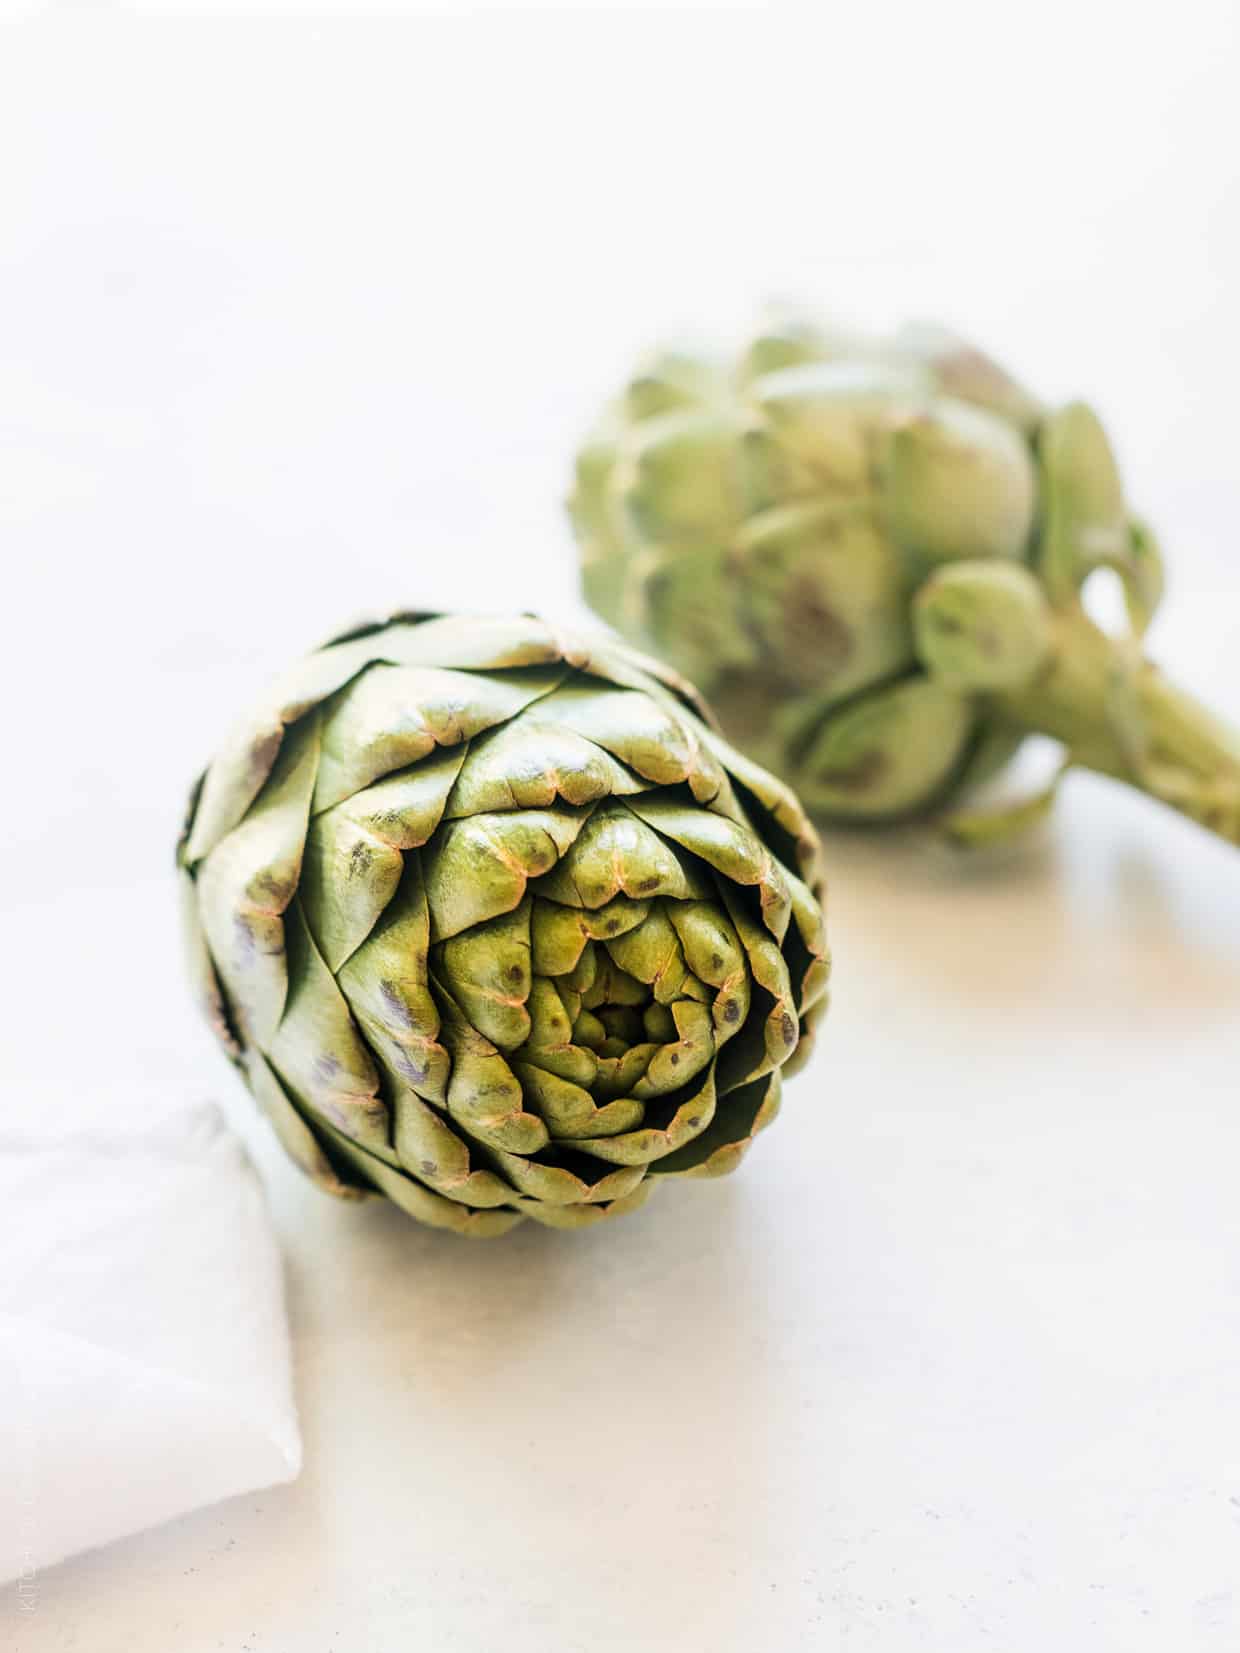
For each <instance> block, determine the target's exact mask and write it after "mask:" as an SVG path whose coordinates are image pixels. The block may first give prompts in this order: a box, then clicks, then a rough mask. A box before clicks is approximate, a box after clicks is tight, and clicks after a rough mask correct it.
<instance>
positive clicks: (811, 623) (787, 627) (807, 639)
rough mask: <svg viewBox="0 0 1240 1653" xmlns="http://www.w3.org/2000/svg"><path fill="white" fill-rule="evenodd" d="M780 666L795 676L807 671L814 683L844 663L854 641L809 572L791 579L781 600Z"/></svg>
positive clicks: (854, 644) (848, 628)
mask: <svg viewBox="0 0 1240 1653" xmlns="http://www.w3.org/2000/svg"><path fill="white" fill-rule="evenodd" d="M782 635H783V644H784V648H783V651H782V652H783V658H782V661H781V664H782V666H783V667H784V668H785V670H786V669H787V667H788V666H789V665H791V666H792V668H793V669H794V671H795V672H796V675H797V677H798V678H800V677H801V676H802V675H803V674H804V673H806V672H808V673H809V674H810V675H811V677H812V680H813V681H814V682H815V683H816V682H818V681H819V680H820V679H822V678H823V677H826V676H828V675H830V674H831V673H832V672H836V671H839V669H840V668H841V667H842V666H844V665H846V664H847V662H848V660H849V658H850V657H851V655H852V653H853V650H854V648H855V647H856V640H855V638H854V637H853V632H852V627H851V626H848V625H846V624H845V622H844V621H843V620H841V619H840V617H839V615H838V614H837V613H836V612H835V610H834V609H833V608H832V607H831V605H830V604H829V603H828V602H827V600H826V597H825V596H824V594H823V590H822V587H821V586H820V585H819V583H818V581H817V580H816V579H815V578H814V577H813V575H811V574H803V575H802V576H801V577H800V578H799V579H794V580H790V581H789V582H788V587H787V590H786V592H785V593H784V601H783V634H782Z"/></svg>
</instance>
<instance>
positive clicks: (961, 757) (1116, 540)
mask: <svg viewBox="0 0 1240 1653" xmlns="http://www.w3.org/2000/svg"><path fill="white" fill-rule="evenodd" d="M570 509H571V514H572V518H573V523H574V526H575V529H576V533H577V536H578V540H579V543H580V546H581V551H582V559H583V579H584V585H585V592H586V596H587V599H588V601H589V602H590V603H591V604H592V606H593V607H594V608H595V609H596V610H597V611H598V613H599V614H601V615H602V616H603V617H604V618H605V619H606V620H607V621H608V622H609V623H610V624H611V625H613V626H614V627H615V628H616V629H617V630H618V631H619V632H621V633H622V634H623V635H624V636H626V637H628V638H629V639H631V640H633V641H635V642H637V643H638V644H639V645H640V646H642V647H645V648H649V649H652V650H653V651H655V652H656V653H658V654H660V655H661V656H664V657H665V658H667V659H669V660H671V661H672V662H673V663H674V664H675V665H676V666H677V667H678V668H679V669H680V670H682V671H684V672H686V673H688V674H689V675H690V676H691V677H692V678H693V679H694V680H695V682H697V683H698V684H699V686H700V687H701V689H702V691H703V692H704V693H705V694H706V695H707V697H708V699H709V700H710V702H711V704H712V706H713V707H714V708H715V710H716V712H717V713H718V714H719V717H720V719H721V721H722V724H723V728H724V730H725V732H726V733H727V734H728V735H729V736H730V737H731V738H732V739H734V740H735V741H736V742H737V743H738V744H739V745H741V746H742V747H743V748H744V749H745V750H746V751H747V752H749V753H750V755H751V756H752V757H754V758H755V759H756V760H757V761H758V762H760V763H763V764H765V765H767V766H768V767H770V768H771V769H773V770H775V771H776V772H777V773H779V774H781V775H783V776H784V777H785V779H787V780H788V781H789V782H790V783H791V784H792V785H793V786H795V787H796V788H797V790H798V792H799V793H800V796H801V798H802V801H803V802H804V803H805V805H806V807H807V808H808V809H809V810H810V811H811V813H814V814H817V815H819V816H820V817H822V818H824V819H836V820H851V821H860V822H880V821H889V820H894V819H899V818H902V817H907V816H913V815H919V814H926V813H930V812H935V813H938V812H941V811H943V810H944V809H945V808H946V807H947V806H953V807H954V806H956V805H957V804H958V802H959V800H960V799H961V798H962V796H963V795H964V794H965V792H966V791H967V789H968V788H969V787H970V786H971V785H972V784H974V783H977V782H980V781H981V780H984V779H985V778H987V777H988V776H989V775H991V774H993V773H994V772H995V771H997V770H998V769H999V768H1000V767H1001V766H1002V765H1003V763H1004V762H1006V760H1007V759H1008V758H1009V757H1011V756H1012V754H1013V753H1014V752H1015V750H1016V748H1017V747H1018V746H1019V744H1020V742H1021V740H1022V739H1023V737H1024V736H1026V735H1027V734H1031V733H1042V734H1046V735H1050V736H1052V737H1054V738H1055V739H1057V740H1058V741H1059V742H1060V743H1061V744H1062V746H1063V749H1064V769H1067V768H1069V767H1071V766H1073V765H1081V766H1085V767H1088V768H1092V769H1095V770H1099V771H1101V772H1102V773H1104V774H1107V775H1110V776H1113V777H1115V778H1117V779H1122V780H1124V781H1128V782H1130V783H1131V784H1133V785H1135V786H1138V787H1140V788H1142V789H1143V790H1145V791H1146V792H1148V793H1151V794H1152V795H1154V796H1156V797H1158V798H1160V799H1162V800H1163V801H1164V802H1166V803H1168V804H1170V805H1172V806H1173V807H1175V808H1177V809H1179V810H1181V811H1183V812H1184V813H1185V814H1187V815H1190V816H1192V817H1193V818H1194V819H1195V820H1197V821H1199V822H1200V823H1201V824H1202V825H1204V826H1207V827H1209V828H1211V829H1213V830H1214V831H1216V832H1218V833H1220V834H1221V835H1222V836H1223V837H1225V838H1227V839H1229V840H1230V841H1232V842H1240V739H1238V738H1237V736H1236V735H1235V734H1234V733H1232V732H1231V731H1230V730H1228V729H1226V728H1225V727H1224V726H1223V725H1221V724H1220V723H1218V722H1217V721H1216V720H1215V719H1214V718H1213V717H1211V716H1210V714H1209V713H1207V712H1206V711H1205V710H1204V709H1203V708H1201V707H1200V706H1199V705H1198V704H1197V703H1196V702H1195V701H1193V700H1192V699H1191V698H1190V697H1189V696H1187V695H1185V694H1183V693H1182V692H1180V691H1179V690H1177V689H1176V688H1174V687H1173V686H1172V685H1170V684H1169V683H1168V682H1167V681H1166V680H1165V679H1164V678H1163V677H1162V676H1161V675H1160V674H1159V672H1158V671H1157V670H1156V669H1155V668H1154V667H1153V666H1152V665H1151V664H1150V663H1149V662H1148V661H1146V660H1145V659H1144V658H1143V656H1142V653H1141V649H1140V645H1139V641H1138V640H1139V638H1140V636H1141V634H1142V633H1143V632H1144V630H1145V627H1146V625H1147V624H1148V622H1149V619H1150V617H1151V615H1152V614H1153V612H1154V610H1155V608H1156V607H1157V605H1158V601H1159V598H1160V596H1161V593H1162V572H1161V565H1160V559H1159V554H1158V549H1157V546H1156V545H1155V543H1154V540H1153V538H1152V536H1151V534H1150V533H1149V531H1148V529H1146V528H1145V527H1144V526H1143V524H1142V523H1141V522H1139V521H1138V520H1137V519H1136V518H1134V517H1133V516H1132V514H1131V513H1130V511H1129V508H1128V506H1127V504H1126V502H1125V499H1124V495H1123V491H1122V489H1121V486H1120V479H1119V474H1118V471H1117V469H1116V465H1115V460H1114V458H1113V456H1112V452H1111V448H1110V445H1109V443H1108V441H1107V438H1106V435H1105V433H1104V431H1103V429H1102V426H1101V425H1100V423H1099V422H1098V420H1097V418H1096V417H1095V416H1094V414H1093V413H1091V412H1090V410H1089V409H1088V408H1087V407H1084V406H1083V405H1081V404H1079V403H1076V404H1072V405H1070V406H1067V407H1064V408H1060V409H1054V410H1052V409H1047V408H1044V407H1043V406H1041V405H1040V404H1039V403H1038V402H1036V401H1035V400H1034V399H1033V397H1031V396H1030V395H1029V394H1028V393H1027V392H1026V391H1025V390H1023V389H1022V388H1021V387H1020V386H1019V385H1018V384H1016V383H1015V382H1014V381H1013V380H1012V379H1010V378H1009V377H1008V375H1007V374H1006V373H1005V372H1004V371H1003V370H1002V369H1001V368H999V367H998V366H996V364H995V363H994V362H992V361H990V360H989V359H988V358H987V357H985V356H984V355H982V354H981V353H980V352H978V351H977V350H974V349H973V348H971V347H970V346H969V345H967V344H965V343H963V342H962V341H960V340H959V339H957V338H955V337H953V336H951V335H949V334H947V333H944V332H942V331H939V330H936V329H930V328H924V327H923V328H915V329H909V330H906V331H905V332H904V333H902V334H901V335H899V336H898V337H897V338H896V339H895V340H894V342H890V343H882V342H876V343H871V342H868V341H864V340H859V339H856V338H852V337H842V336H833V335H829V334H827V333H824V332H821V331H818V330H815V329H814V328H812V327H809V326H805V325H800V324H789V325H786V326H782V327H776V328H772V329H770V330H769V331H767V332H765V333H764V334H762V335H761V336H760V337H758V338H757V339H755V340H754V341H753V343H752V344H751V345H750V346H749V348H748V349H747V350H746V351H745V352H744V353H743V354H742V356H741V357H740V359H739V360H738V361H736V362H734V363H730V364H729V363H717V362H714V361H710V360H706V359H699V358H697V357H694V356H688V355H672V354H669V355H664V356H661V357H658V358H656V359H655V360H654V361H653V362H652V363H651V364H650V365H649V366H648V367H647V368H646V369H645V370H644V371H643V372H641V373H640V374H639V375H638V376H637V377H636V378H635V379H634V380H633V381H632V382H631V383H630V385H629V386H628V389H627V390H626V391H625V393H624V394H623V396H622V397H621V398H620V400H619V402H618V403H617V404H616V405H615V406H614V407H613V408H612V409H611V410H610V411H609V413H608V414H607V415H606V417H605V419H604V421H603V423H602V426H601V427H600V429H599V431H598V432H597V434H596V435H595V436H594V438H593V439H592V440H591V441H590V442H589V443H588V444H587V445H586V447H585V448H584V449H583V451H582V453H581V455H580V457H579V459H578V463H577V474H576V485H575V488H574V491H573V495H572V498H571V501H570ZM1098 569H1109V570H1111V571H1113V573H1114V574H1116V575H1118V577H1119V579H1120V580H1121V581H1122V583H1123V589H1124V593H1125V597H1126V602H1127V608H1128V615H1129V620H1130V625H1131V634H1130V635H1128V636H1125V637H1122V638H1114V637H1111V636H1109V635H1107V634H1106V633H1104V632H1103V631H1102V630H1101V629H1100V628H1099V627H1098V626H1096V625H1095V624H1094V623H1093V622H1092V621H1091V620H1090V619H1089V617H1088V615H1087V614H1086V612H1085V609H1084V607H1083V605H1082V602H1081V589H1082V586H1083V585H1084V583H1085V581H1086V580H1087V579H1088V577H1089V576H1090V575H1091V574H1092V573H1093V572H1094V571H1095V570H1098ZM1061 772H1062V771H1061ZM1053 792H1054V785H1052V786H1051V787H1050V788H1048V790H1047V791H1046V792H1045V793H1044V794H1043V795H1042V796H1041V797H1040V798H1038V799H1035V800H1031V801H1030V802H1027V803H1024V804H1021V805H1019V806H1018V807H1016V808H1015V809H1010V810H1008V811H1006V812H999V813H993V814H990V815H987V814H979V815H973V816H970V815H967V814H964V813H956V814H954V815H953V816H951V817H950V820H951V822H952V823H953V824H954V830H955V831H956V833H957V835H958V836H959V837H960V838H962V839H970V838H979V837H983V836H999V835H1001V834H1002V833H1003V832H1005V831H1007V830H1010V829H1013V828H1015V827H1017V826H1019V825H1021V824H1023V823H1024V822H1025V821H1027V820H1028V819H1029V818H1030V817H1031V815H1033V814H1036V813H1039V812H1040V810H1041V809H1042V808H1043V807H1045V806H1046V805H1047V804H1049V802H1050V800H1051V798H1052V796H1053Z"/></svg>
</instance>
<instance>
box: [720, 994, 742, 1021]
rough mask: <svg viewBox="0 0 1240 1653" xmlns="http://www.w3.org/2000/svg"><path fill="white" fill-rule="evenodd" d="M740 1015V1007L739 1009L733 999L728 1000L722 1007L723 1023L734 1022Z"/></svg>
mask: <svg viewBox="0 0 1240 1653" xmlns="http://www.w3.org/2000/svg"><path fill="white" fill-rule="evenodd" d="M740 1013H741V1007H740V1005H739V1004H737V1002H736V1000H735V999H729V1000H728V1002H727V1004H725V1005H724V1007H723V1019H724V1021H725V1022H734V1021H736V1020H737V1018H738V1017H739V1016H740Z"/></svg>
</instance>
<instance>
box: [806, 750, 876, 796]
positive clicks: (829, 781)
mask: <svg viewBox="0 0 1240 1653" xmlns="http://www.w3.org/2000/svg"><path fill="white" fill-rule="evenodd" d="M886 772H887V754H886V753H885V752H881V751H879V749H878V747H876V746H874V747H871V748H870V750H869V751H868V752H862V754H861V755H860V757H858V758H855V759H854V760H853V761H852V763H847V764H842V765H840V766H839V767H838V768H834V769H820V770H819V771H818V776H817V778H818V780H820V781H822V782H823V783H824V785H826V786H834V787H836V788H837V789H838V790H839V791H841V792H865V791H866V790H867V789H868V788H869V787H871V786H873V785H874V784H875V782H876V781H879V780H881V779H882V777H883V776H884V775H885V774H886Z"/></svg>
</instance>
